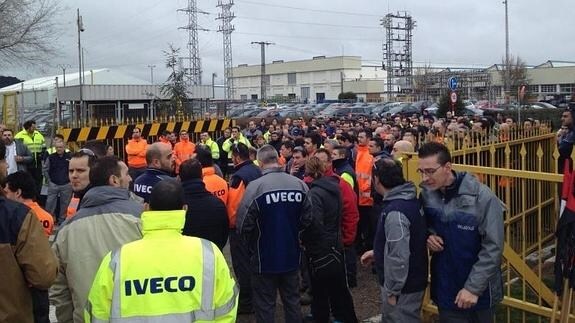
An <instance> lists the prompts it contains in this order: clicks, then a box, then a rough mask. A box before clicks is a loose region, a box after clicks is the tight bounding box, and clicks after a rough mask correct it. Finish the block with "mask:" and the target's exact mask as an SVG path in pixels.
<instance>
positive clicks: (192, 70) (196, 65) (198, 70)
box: [178, 0, 208, 86]
mask: <svg viewBox="0 0 575 323" xmlns="http://www.w3.org/2000/svg"><path fill="white" fill-rule="evenodd" d="M178 11H183V12H185V13H186V14H187V15H188V24H187V25H186V26H184V27H180V28H178V29H185V30H187V31H188V57H186V58H184V59H186V60H188V64H187V67H183V66H182V67H183V68H184V75H185V77H186V81H187V82H186V83H187V85H188V86H193V85H201V84H202V64H201V61H200V44H199V39H198V30H202V31H208V30H207V29H204V28H202V27H200V26H198V13H200V14H204V15H207V14H208V13H207V12H205V11H202V10H198V5H197V3H196V0H188V7H187V8H184V9H178ZM180 62H181V61H180ZM182 65H184V64H182Z"/></svg>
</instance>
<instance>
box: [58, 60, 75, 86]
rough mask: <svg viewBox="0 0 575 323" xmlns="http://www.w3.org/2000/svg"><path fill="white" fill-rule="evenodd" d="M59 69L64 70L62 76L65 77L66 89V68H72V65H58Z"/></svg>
mask: <svg viewBox="0 0 575 323" xmlns="http://www.w3.org/2000/svg"><path fill="white" fill-rule="evenodd" d="M58 67H59V68H61V69H62V74H63V75H64V87H66V68H68V67H72V66H71V65H70V64H58Z"/></svg>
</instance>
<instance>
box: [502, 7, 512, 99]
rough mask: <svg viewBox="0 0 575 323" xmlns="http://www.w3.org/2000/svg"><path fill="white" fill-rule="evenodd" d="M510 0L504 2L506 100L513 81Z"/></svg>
mask: <svg viewBox="0 0 575 323" xmlns="http://www.w3.org/2000/svg"><path fill="white" fill-rule="evenodd" d="M508 2H509V0H504V1H503V4H504V5H505V89H504V91H505V93H504V96H505V102H509V99H508V97H509V93H510V89H509V86H510V84H509V83H511V80H510V72H511V71H510V68H511V63H510V62H509V15H508V11H507V4H508Z"/></svg>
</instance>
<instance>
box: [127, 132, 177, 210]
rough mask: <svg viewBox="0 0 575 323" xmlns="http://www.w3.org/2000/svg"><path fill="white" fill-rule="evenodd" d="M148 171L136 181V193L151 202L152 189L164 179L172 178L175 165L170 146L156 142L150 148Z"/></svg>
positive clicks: (147, 153) (148, 150) (148, 151)
mask: <svg viewBox="0 0 575 323" xmlns="http://www.w3.org/2000/svg"><path fill="white" fill-rule="evenodd" d="M146 163H147V164H148V168H147V169H146V171H145V172H144V173H143V174H142V175H140V176H139V177H138V178H136V179H135V180H134V193H135V194H136V195H138V196H139V197H141V198H143V199H144V202H145V203H149V202H150V194H152V188H153V187H154V185H156V184H157V183H158V182H160V181H161V180H163V179H166V178H171V177H172V176H171V173H172V169H173V165H174V157H173V154H172V149H170V146H169V145H166V144H165V143H162V142H156V143H153V144H151V145H149V146H148V148H147V150H146Z"/></svg>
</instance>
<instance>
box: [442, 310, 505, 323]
mask: <svg viewBox="0 0 575 323" xmlns="http://www.w3.org/2000/svg"><path fill="white" fill-rule="evenodd" d="M494 312H495V311H494V308H489V309H486V310H479V311H461V312H460V311H447V310H441V309H440V310H439V322H440V323H492V322H494V320H493V313H494Z"/></svg>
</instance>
